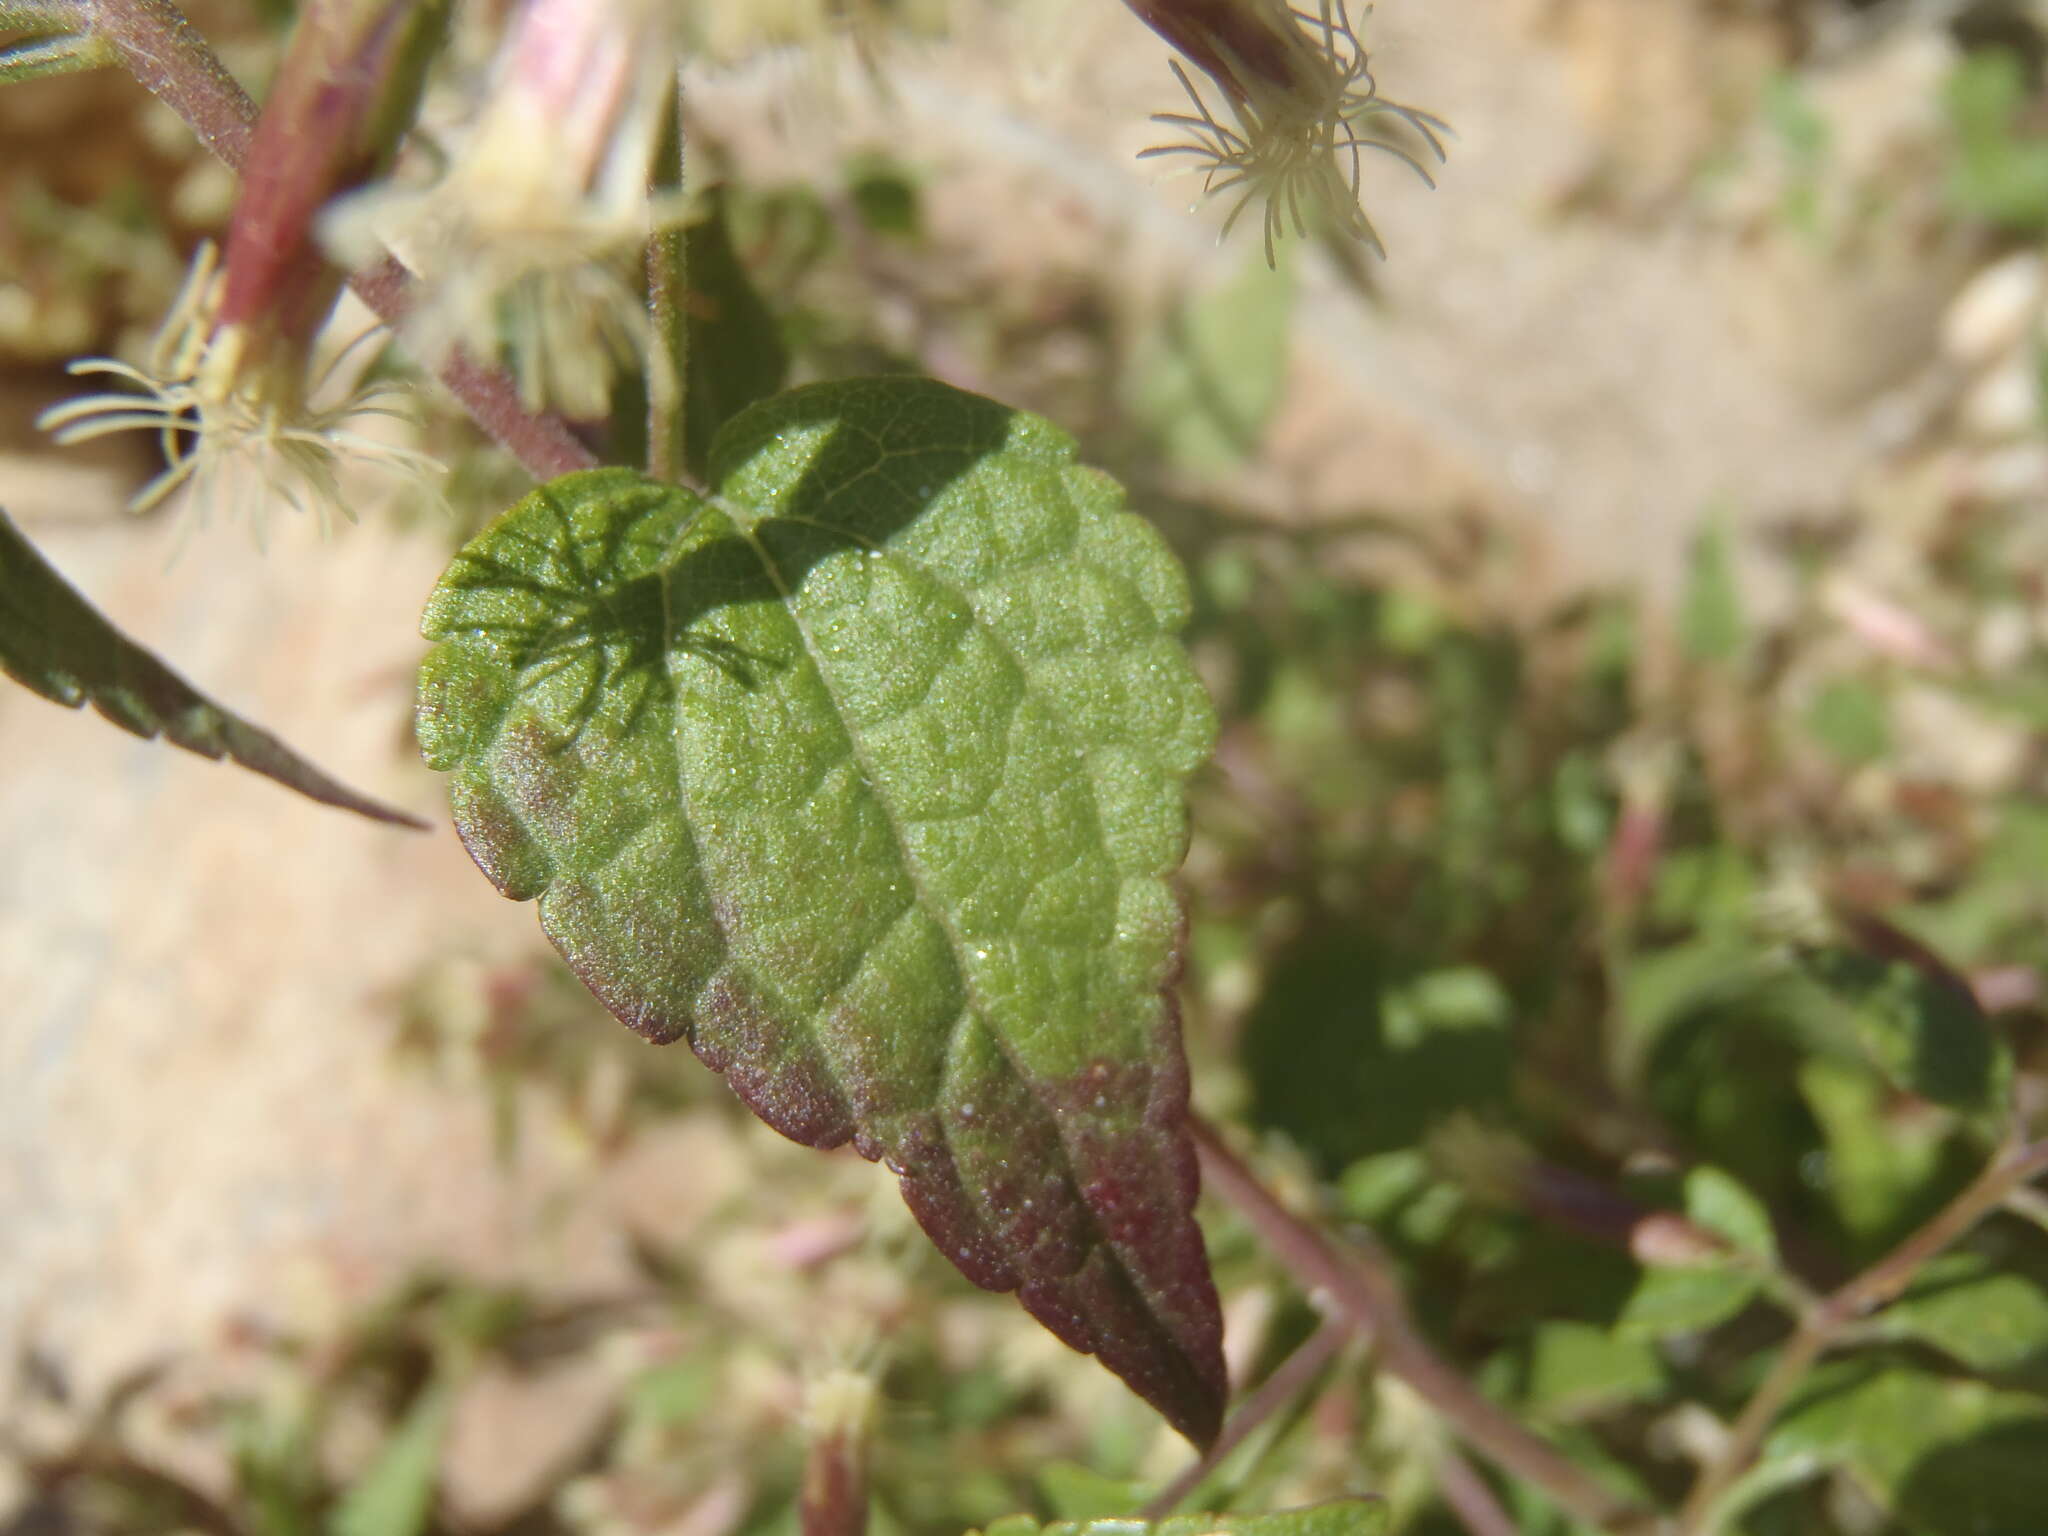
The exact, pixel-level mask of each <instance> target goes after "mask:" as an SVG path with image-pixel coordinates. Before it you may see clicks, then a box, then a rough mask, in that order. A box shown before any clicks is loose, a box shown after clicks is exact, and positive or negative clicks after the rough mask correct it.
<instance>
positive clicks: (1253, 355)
mask: <svg viewBox="0 0 2048 1536" xmlns="http://www.w3.org/2000/svg"><path fill="white" fill-rule="evenodd" d="M1293 309H1294V277H1293V272H1292V270H1291V267H1290V264H1289V263H1288V262H1287V261H1284V260H1283V261H1282V262H1281V263H1280V265H1279V266H1278V267H1277V268H1268V267H1267V265H1266V262H1265V257H1264V256H1263V255H1254V256H1252V257H1251V258H1249V259H1248V260H1247V262H1246V265H1245V267H1244V269H1243V270H1242V271H1241V272H1239V273H1238V275H1237V276H1236V277H1234V278H1232V279H1231V280H1230V281H1229V282H1227V283H1225V284H1223V285H1221V286H1220V287H1218V288H1217V289H1216V290H1215V291H1214V292H1212V293H1206V294H1201V295H1198V296H1196V297H1194V298H1192V299H1190V300H1189V301H1187V302H1186V303H1184V304H1182V305H1180V306H1178V307H1177V308H1176V309H1175V310H1174V311H1173V312H1172V314H1171V315H1170V316H1169V317H1168V319H1167V322H1166V326H1165V328H1164V330H1163V331H1162V333H1161V335H1160V336H1159V338H1158V339H1157V341H1156V342H1155V343H1154V344H1153V345H1152V346H1150V347H1149V348H1148V349H1147V350H1146V351H1145V352H1144V353H1143V355H1142V356H1141V357H1140V358H1139V360H1138V363H1137V371H1136V374H1135V376H1134V378H1133V382H1132V402H1133V406H1134V410H1135V414H1136V415H1137V416H1138V417H1139V418H1140V419H1141V420H1142V421H1143V422H1144V423H1145V424H1146V425H1148V426H1149V427H1151V429H1152V430H1153V431H1154V432H1156V433H1157V434H1158V436H1159V439H1160V443H1161V448H1162V452H1163V454H1164V456H1165V457H1166V458H1167V460H1168V461H1169V462H1171V463H1172V464H1173V465H1175V466H1176V467H1177V468H1180V469H1183V470H1185V471H1188V472H1189V473H1192V474H1204V473H1214V472H1216V471H1219V470H1226V469H1230V468H1233V467H1234V466H1236V465H1238V464H1241V463H1243V462H1244V461H1245V460H1246V459H1248V458H1250V457H1251V456H1252V455H1253V453H1254V452H1256V450H1257V448H1258V446H1259V441H1260V439H1261V438H1262V437H1263V436H1264V435H1265V431H1266V422H1267V420H1268V419H1269V418H1270V417H1271V416H1272V414H1273V409H1274V407H1275V406H1276V405H1277V404H1278V403H1279V400H1280V390H1281V386H1282V385H1283V384H1284V383H1285V381H1286V377H1287V337H1288V317H1289V316H1290V315H1291V314H1292V312H1293Z"/></svg>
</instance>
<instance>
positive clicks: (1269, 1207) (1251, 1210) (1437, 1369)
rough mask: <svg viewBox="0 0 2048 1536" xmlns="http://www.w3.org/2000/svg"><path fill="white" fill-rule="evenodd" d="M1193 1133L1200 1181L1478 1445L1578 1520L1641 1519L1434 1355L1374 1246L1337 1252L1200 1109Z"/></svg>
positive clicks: (1630, 1523) (1603, 1524)
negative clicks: (1248, 1164) (1277, 1194)
mask: <svg viewBox="0 0 2048 1536" xmlns="http://www.w3.org/2000/svg"><path fill="white" fill-rule="evenodd" d="M1194 1137H1195V1148H1196V1150H1197V1152H1199V1153H1200V1155H1201V1160H1202V1176H1203V1180H1204V1182H1205V1184H1206V1186H1207V1187H1208V1188H1210V1189H1212V1190H1214V1191H1215V1193H1216V1194H1217V1195H1218V1196H1219V1197H1220V1198H1221V1199H1222V1200H1223V1201H1224V1202H1225V1203H1227V1204H1228V1205H1230V1206H1232V1207H1234V1208H1235V1209H1236V1211H1237V1213H1238V1214H1239V1215H1240V1216H1242V1217H1243V1218H1244V1220H1245V1222H1246V1223H1247V1224H1248V1225H1249V1226H1250V1227H1251V1228H1252V1230H1253V1231H1254V1232H1255V1233H1257V1234H1258V1236H1259V1237H1260V1238H1261V1239H1262V1240H1263V1242H1264V1243H1265V1246H1266V1249H1267V1251H1268V1252H1270V1253H1271V1254H1272V1255H1273V1257H1274V1259H1275V1260H1276V1261H1277V1262H1278V1263H1279V1264H1280V1266H1281V1267H1282V1268H1283V1269H1285V1270H1286V1271H1287V1272H1288V1273H1289V1274H1291V1275H1292V1276H1293V1277H1294V1280H1295V1283H1296V1284H1297V1285H1299V1286H1301V1288H1302V1289H1303V1290H1304V1291H1307V1292H1308V1293H1309V1294H1310V1295H1321V1296H1324V1297H1327V1298H1328V1300H1329V1301H1330V1303H1331V1304H1332V1305H1333V1306H1335V1307H1336V1308H1337V1310H1338V1311H1339V1312H1341V1313H1342V1314H1343V1315H1344V1316H1345V1318H1346V1319H1347V1320H1348V1321H1349V1322H1350V1324H1351V1326H1352V1327H1353V1328H1354V1329H1355V1330H1356V1331H1357V1332H1359V1333H1361V1334H1363V1335H1365V1336H1366V1337H1368V1338H1370V1339H1371V1340H1373V1342H1374V1343H1375V1345H1376V1346H1377V1347H1378V1349H1379V1352H1380V1358H1381V1360H1382V1361H1383V1362H1384V1364H1385V1366H1386V1368H1387V1369H1388V1370H1390V1371H1392V1372H1393V1373H1394V1374H1395V1375H1396V1376H1398V1377H1399V1378H1400V1379H1401V1380H1402V1381H1404V1382H1406V1383H1407V1384H1408V1385H1409V1386H1410V1387H1412V1388H1413V1389H1414V1390H1415V1392H1416V1393H1417V1395H1418V1396H1420V1397H1421V1398H1422V1399H1423V1401H1425V1402H1427V1403H1428V1404H1429V1405H1430V1406H1431V1407H1432V1408H1434V1409H1435V1410H1436V1411H1437V1413H1438V1414H1440V1415H1441V1416H1442V1417H1443V1419H1444V1421H1445V1422H1446V1423H1447V1424H1449V1425H1450V1426H1451V1428H1452V1429H1454V1430H1456V1431H1457V1433H1458V1434H1459V1435H1460V1436H1462V1437H1463V1438H1464V1440H1465V1441H1466V1443H1468V1444H1469V1445H1470V1446H1471V1447H1472V1448H1473V1449H1474V1450H1476V1451H1478V1452H1479V1453H1480V1454H1481V1455H1483V1456H1485V1457H1486V1458H1487V1459H1488V1460H1489V1461H1492V1462H1493V1463H1494V1464H1495V1465H1497V1466H1499V1467H1500V1468H1501V1469H1502V1470H1503V1471H1506V1472H1508V1473H1510V1474H1512V1475H1513V1476H1515V1477H1519V1478H1521V1479H1522V1480H1523V1481H1525V1482H1527V1483H1529V1484H1531V1485H1532V1486H1534V1487H1536V1488H1538V1489H1540V1490H1542V1492H1543V1493H1544V1494H1545V1495H1546V1496H1547V1497H1548V1498H1549V1499H1550V1501H1551V1502H1552V1503H1554V1504H1555V1505H1557V1507H1558V1508H1559V1509H1561V1510H1563V1511H1564V1512H1565V1513H1566V1514H1568V1515H1570V1516H1571V1517H1572V1518H1573V1519H1575V1520H1578V1521H1580V1522H1581V1523H1582V1524H1585V1525H1588V1526H1592V1527H1594V1528H1596V1529H1599V1530H1604V1531H1612V1532H1619V1531H1622V1530H1625V1529H1629V1528H1632V1527H1635V1526H1636V1525H1637V1523H1638V1522H1640V1520H1641V1518H1642V1514H1641V1511H1639V1510H1636V1509H1635V1508H1633V1507H1632V1506H1631V1505H1629V1503H1628V1502H1627V1501H1626V1500H1624V1499H1620V1498H1617V1497H1616V1496H1615V1495H1614V1494H1613V1493H1610V1492H1609V1491H1608V1490H1607V1489H1606V1488H1603V1487H1602V1486H1601V1485H1600V1484H1599V1483H1598V1482H1596V1481H1594V1479H1593V1478H1592V1477H1591V1476H1589V1475H1588V1474H1587V1473H1586V1472H1584V1471H1582V1470H1581V1469H1580V1468H1578V1467H1577V1466H1574V1465H1573V1464H1572V1463H1571V1462H1570V1461H1568V1460H1567V1459H1566V1458H1565V1457H1564V1456H1562V1455H1560V1454H1559V1453H1558V1452H1557V1451H1556V1450H1554V1449H1553V1448H1552V1447H1550V1446H1549V1445H1546V1444H1545V1443H1544V1442H1543V1441H1542V1440H1540V1439H1538V1438H1537V1437H1536V1436H1535V1435H1533V1434H1531V1433H1530V1432H1529V1431H1528V1430H1527V1429H1525V1428H1523V1427H1522V1426H1521V1425H1520V1424H1518V1423H1516V1422H1515V1421H1514V1420H1513V1419H1512V1418H1510V1417H1509V1416H1508V1415H1507V1414H1505V1413H1503V1412H1502V1411H1501V1410H1500V1409H1499V1408H1498V1407H1497V1406H1495V1405H1494V1404H1493V1403H1492V1402H1490V1401H1489V1400H1488V1399H1487V1398H1486V1397H1485V1396H1483V1395H1482V1394H1481V1393H1480V1392H1479V1390H1478V1389H1477V1388H1475V1387H1474V1386H1472V1384H1471V1383H1470V1382H1468V1381H1466V1380H1465V1378H1464V1377H1463V1376H1462V1375H1460V1374H1459V1373H1458V1372H1457V1370H1455V1369H1454V1368H1453V1367H1452V1366H1451V1365H1450V1364H1448V1363H1447V1362H1446V1361H1444V1360H1443V1359H1442V1358H1441V1357H1440V1356H1438V1354H1437V1353H1436V1351H1435V1350H1434V1349H1432V1348H1431V1347H1430V1345H1429V1342H1428V1341H1427V1340H1426V1339H1424V1338H1423V1337H1422V1335H1421V1334H1420V1333H1419V1332H1417V1330H1416V1328H1415V1325H1414V1323H1413V1322H1411V1321H1410V1320H1409V1317H1408V1312H1407V1308H1406V1306H1404V1305H1403V1303H1402V1300H1401V1294H1400V1289H1399V1287H1398V1286H1397V1284H1396V1283H1395V1281H1394V1278H1393V1276H1392V1275H1391V1274H1390V1273H1389V1272H1388V1269H1387V1265H1386V1261H1385V1260H1384V1258H1382V1257H1381V1256H1380V1254H1379V1253H1378V1251H1377V1250H1376V1249H1364V1250H1359V1249H1351V1250H1348V1251H1346V1252H1345V1253H1343V1254H1342V1255H1341V1256H1340V1254H1339V1252H1338V1250H1337V1249H1336V1248H1335V1247H1334V1246H1333V1245H1332V1243H1331V1241H1330V1239H1329V1238H1328V1237H1326V1236H1325V1235H1324V1234H1323V1233H1322V1232H1320V1231H1318V1230H1317V1229H1316V1228H1315V1227H1314V1226H1312V1225H1311V1224H1310V1223H1309V1222H1307V1221H1304V1220H1303V1219H1302V1218H1301V1217H1299V1216H1296V1215H1295V1214H1294V1213H1293V1212H1292V1211H1290V1210H1288V1209H1287V1208H1286V1207H1285V1206H1283V1205H1282V1204H1281V1203H1280V1202H1279V1200H1278V1199H1276V1198H1275V1197H1274V1195H1273V1193H1272V1191H1270V1190H1268V1189H1267V1188H1266V1186H1265V1185H1264V1184H1262V1183H1260V1182H1259V1179H1258V1176H1257V1175H1256V1174H1254V1173H1253V1172H1252V1171H1251V1169H1250V1168H1248V1167H1246V1166H1245V1164H1244V1162H1243V1161H1242V1160H1241V1159H1239V1157H1238V1156H1237V1154H1236V1153H1234V1152H1232V1151H1231V1150H1230V1149H1229V1148H1228V1147H1226V1146H1225V1145H1224V1144H1223V1140H1222V1138H1221V1137H1220V1136H1218V1135H1217V1133H1216V1131H1215V1128H1214V1127H1212V1126H1211V1125H1209V1124H1208V1123H1207V1122H1206V1121H1204V1120H1202V1119H1201V1118H1200V1117H1196V1118H1195V1120H1194Z"/></svg>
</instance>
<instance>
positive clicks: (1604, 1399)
mask: <svg viewBox="0 0 2048 1536" xmlns="http://www.w3.org/2000/svg"><path fill="white" fill-rule="evenodd" d="M1526 1370H1527V1373H1526V1377H1525V1381H1524V1385H1523V1388H1522V1394H1521V1395H1522V1402H1523V1405H1524V1407H1526V1408H1527V1410H1528V1411H1529V1412H1530V1413H1531V1414H1533V1415H1535V1416H1537V1417H1539V1418H1542V1419H1546V1420H1572V1419H1582V1418H1588V1417H1591V1416H1593V1415H1596V1414H1600V1413H1604V1412H1606V1411H1608V1410H1609V1409H1612V1408H1616V1407H1619V1406H1621V1405H1622V1404H1625V1403H1630V1402H1636V1401H1639V1400H1642V1399H1647V1398H1654V1397H1657V1396H1659V1395H1661V1394H1662V1392H1663V1391H1664V1388H1665V1372H1664V1365H1663V1362H1662V1361H1661V1360H1659V1359H1658V1357H1657V1352H1656V1350H1655V1349H1654V1348H1652V1347H1651V1345H1650V1343H1649V1341H1648V1340H1646V1339H1644V1338H1642V1337H1640V1336H1634V1337H1631V1336H1627V1335H1623V1334H1617V1333H1613V1332H1610V1331H1609V1330H1607V1329H1605V1328H1597V1327H1594V1326H1593V1325H1592V1324H1590V1323H1575V1322H1555V1323H1539V1324H1538V1325H1537V1326H1536V1329H1535V1331H1534V1333H1533V1334H1532V1335H1531V1337H1530V1340H1529V1359H1528V1366H1527V1368H1526Z"/></svg>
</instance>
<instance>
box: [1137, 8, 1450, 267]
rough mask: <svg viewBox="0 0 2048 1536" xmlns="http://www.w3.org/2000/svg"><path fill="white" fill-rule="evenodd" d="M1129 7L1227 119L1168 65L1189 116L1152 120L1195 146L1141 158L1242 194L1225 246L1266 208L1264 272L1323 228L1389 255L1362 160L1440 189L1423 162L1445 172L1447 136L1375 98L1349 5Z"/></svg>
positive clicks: (1217, 192) (1216, 190)
mask: <svg viewBox="0 0 2048 1536" xmlns="http://www.w3.org/2000/svg"><path fill="white" fill-rule="evenodd" d="M1125 3H1126V4H1127V5H1129V6H1130V8H1131V9H1132V10H1133V11H1135V12H1136V13H1137V14H1138V16H1139V17H1141V18H1142V19H1143V20H1144V21H1145V22H1146V23H1147V24H1149V25H1150V26H1151V27H1152V29H1153V30H1154V31H1156V32H1158V33H1159V35H1160V36H1161V37H1163V38H1165V39H1166V40H1167V42H1169V43H1171V44H1172V45H1173V46H1174V48H1175V49H1176V50H1177V51H1178V52H1180V53H1181V54H1182V55H1183V56H1184V57H1185V58H1186V59H1187V60H1188V62H1189V63H1191V64H1193V65H1194V66H1195V67H1196V68H1198V69H1200V70H1201V71H1202V72H1203V73H1204V74H1206V75H1207V76H1208V77H1209V78H1210V79H1211V80H1213V81H1214V82H1215V83H1216V86H1217V88H1218V89H1219V90H1221V91H1222V93H1223V97H1224V100H1225V102H1226V103H1227V104H1228V109H1229V112H1228V115H1229V117H1230V118H1231V119H1232V121H1230V122H1225V121H1223V119H1222V118H1220V117H1218V116H1217V114H1216V113H1215V112H1213V111H1211V110H1210V108H1209V105H1208V103H1206V102H1205V101H1204V100H1203V99H1202V94H1201V92H1200V91H1199V90H1197V89H1196V87H1195V83H1194V81H1193V80H1192V79H1191V78H1190V77H1189V75H1188V72H1187V70H1186V69H1185V68H1183V67H1182V66H1181V63H1180V61H1179V60H1178V59H1175V60H1171V61H1170V64H1171V67H1172V69H1173V73H1174V77H1175V78H1176V79H1177V80H1179V81H1180V85H1181V89H1182V90H1183V91H1185V92H1186V93H1187V97H1188V100H1189V102H1190V103H1191V104H1192V105H1193V107H1194V111H1193V113H1191V114H1190V113H1185V112H1161V113H1156V114H1155V115H1154V117H1153V121H1154V122H1157V123H1164V124H1167V125H1168V126H1170V127H1174V128H1179V129H1184V130H1186V131H1187V132H1188V133H1190V134H1192V135H1193V142H1191V143H1180V144H1160V145H1155V146H1153V147H1152V148H1150V149H1146V150H1143V151H1141V152H1140V154H1139V158H1140V159H1150V158H1153V157H1155V156H1163V155H1192V156H1194V157H1195V159H1196V161H1197V164H1196V166H1195V167H1194V168H1195V169H1197V170H1199V171H1201V172H1202V189H1203V191H1204V192H1205V193H1206V194H1208V195H1210V196H1223V195H1226V194H1229V193H1233V192H1234V193H1236V198H1235V200H1234V201H1233V202H1232V204H1231V208H1230V212H1229V213H1228V214H1227V215H1226V216H1225V218H1224V221H1223V233H1224V234H1225V235H1228V234H1229V233H1230V231H1231V229H1232V227H1233V226H1235V225H1236V223H1237V220H1238V218H1239V216H1240V215H1241V214H1242V213H1243V212H1244V210H1245V209H1246V208H1247V207H1248V206H1249V205H1250V204H1251V203H1252V201H1253V200H1254V199H1258V200H1261V201H1263V203H1264V204H1265V241H1266V261H1267V263H1268V265H1271V264H1273V263H1274V262H1275V261H1276V259H1277V252H1276V250H1275V246H1276V243H1277V242H1278V241H1279V240H1280V239H1281V238H1282V237H1284V236H1285V235H1286V234H1287V233H1288V231H1289V230H1290V229H1291V230H1292V231H1293V233H1294V234H1295V235H1296V236H1297V237H1298V238H1305V237H1306V236H1307V235H1308V233H1309V231H1310V229H1311V228H1312V227H1313V226H1316V225H1323V224H1327V225H1328V226H1330V227H1332V228H1334V229H1336V230H1338V231H1340V232H1342V233H1344V234H1348V235H1351V236H1353V237H1355V238H1357V239H1360V240H1363V241H1365V242H1366V243H1367V244H1368V245H1370V246H1371V247H1372V248H1373V249H1374V250H1375V251H1376V252H1378V253H1379V254H1380V255H1382V256H1384V255H1385V254H1386V246H1385V244H1384V243H1383V242H1382V241H1381V239H1380V237H1379V231H1378V230H1377V229H1375V228H1374V227H1373V222H1372V220H1371V219H1370V218H1369V217H1367V215H1366V212H1365V210H1364V209H1363V208H1362V207H1361V206H1360V205H1359V201H1358V198H1359V192H1360V174H1361V168H1362V164H1363V159H1364V152H1365V151H1366V150H1368V149H1375V150H1379V151H1381V152H1383V153H1385V154H1389V155H1392V156H1393V157H1394V158H1396V159H1397V160H1400V161H1402V162H1403V163H1404V164H1406V165H1408V166H1409V167H1410V168H1411V169H1413V170H1414V171H1415V173H1416V174H1417V175H1418V176H1420V177H1421V178H1422V180H1423V181H1424V183H1425V184H1427V185H1429V186H1431V187H1434V186H1435V185H1436V181H1435V178H1434V177H1433V176H1432V175H1431V174H1430V170H1429V167H1428V165H1426V164H1425V163H1424V161H1423V159H1422V155H1421V153H1418V151H1422V152H1426V153H1427V154H1429V155H1430V156H1432V157H1433V158H1434V159H1435V160H1437V161H1438V162H1441V161H1442V160H1443V159H1444V143H1443V136H1444V135H1445V134H1446V133H1448V132H1449V131H1450V126H1449V124H1447V123H1445V122H1444V121H1443V119H1441V118H1439V117H1436V116H1434V115H1433V114H1431V113H1428V112H1424V111H1421V110H1419V109H1418V108H1415V107H1408V106H1403V105H1401V104H1400V103H1399V102H1396V101H1390V100H1388V99H1387V98H1386V97H1384V96H1382V95H1380V94H1379V85H1378V82H1377V81H1376V80H1375V79H1374V78H1373V73H1372V69H1371V64H1370V59H1369V56H1368V54H1367V53H1366V49H1365V45H1364V44H1363V43H1362V42H1361V41H1360V40H1359V36H1358V33H1357V31H1356V29H1355V28H1354V27H1353V26H1352V23H1351V15H1350V9H1349V6H1348V4H1347V3H1346V0H1319V3H1318V5H1317V9H1316V10H1315V11H1314V12H1309V11H1303V10H1295V9H1292V8H1291V7H1289V6H1287V5H1285V4H1283V3H1281V0H1125Z"/></svg>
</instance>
